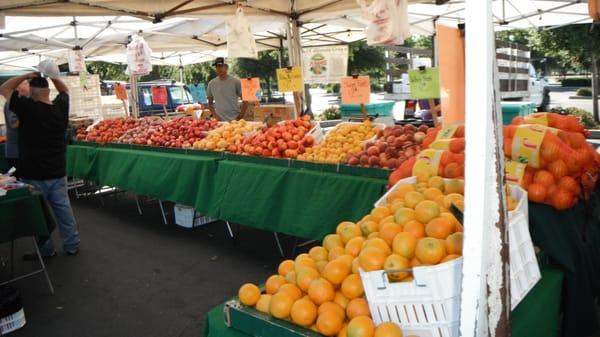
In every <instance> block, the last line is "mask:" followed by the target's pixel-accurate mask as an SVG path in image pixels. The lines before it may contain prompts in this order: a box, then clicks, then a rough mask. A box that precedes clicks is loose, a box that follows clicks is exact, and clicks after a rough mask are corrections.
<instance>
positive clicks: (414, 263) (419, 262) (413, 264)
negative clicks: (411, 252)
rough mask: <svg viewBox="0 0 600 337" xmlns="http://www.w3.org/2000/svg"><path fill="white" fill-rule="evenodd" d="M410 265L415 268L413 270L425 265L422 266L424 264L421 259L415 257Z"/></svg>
mask: <svg viewBox="0 0 600 337" xmlns="http://www.w3.org/2000/svg"><path fill="white" fill-rule="evenodd" d="M410 265H411V267H413V268H414V267H416V266H421V265H423V264H422V263H421V261H419V259H417V257H416V256H415V257H413V258H412V259H411V260H410Z"/></svg>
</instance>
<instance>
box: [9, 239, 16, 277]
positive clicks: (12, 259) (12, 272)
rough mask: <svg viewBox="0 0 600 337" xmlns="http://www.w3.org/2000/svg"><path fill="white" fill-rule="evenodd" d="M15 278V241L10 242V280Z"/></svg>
mask: <svg viewBox="0 0 600 337" xmlns="http://www.w3.org/2000/svg"><path fill="white" fill-rule="evenodd" d="M14 276H15V240H12V241H10V278H13V277H14Z"/></svg>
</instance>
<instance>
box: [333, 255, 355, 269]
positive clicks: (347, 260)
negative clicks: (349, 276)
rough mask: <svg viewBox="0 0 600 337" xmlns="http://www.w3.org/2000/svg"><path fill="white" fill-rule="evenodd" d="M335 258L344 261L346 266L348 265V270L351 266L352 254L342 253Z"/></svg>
mask: <svg viewBox="0 0 600 337" xmlns="http://www.w3.org/2000/svg"><path fill="white" fill-rule="evenodd" d="M336 260H338V261H342V262H344V263H345V264H346V266H348V270H350V269H351V268H352V261H353V260H354V256H352V255H350V254H344V255H342V256H340V257H338V258H337V259H336Z"/></svg>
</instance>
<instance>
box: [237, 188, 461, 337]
mask: <svg viewBox="0 0 600 337" xmlns="http://www.w3.org/2000/svg"><path fill="white" fill-rule="evenodd" d="M463 191H464V183H463V181H461V180H456V179H455V180H444V179H443V178H441V177H438V176H435V177H431V178H429V179H427V180H421V179H419V180H418V182H417V183H416V184H401V185H398V186H396V188H395V189H394V191H393V192H392V193H390V194H389V195H388V197H387V198H386V203H385V204H384V205H382V206H380V207H375V208H374V209H373V210H372V211H371V212H370V213H369V214H367V215H365V216H364V217H363V218H362V219H361V220H360V221H359V222H357V223H353V222H349V221H344V222H342V223H340V224H339V225H338V226H337V228H336V232H335V233H332V234H329V235H327V236H325V238H324V239H323V242H322V245H321V246H315V247H312V248H311V249H310V250H309V252H308V254H306V253H305V254H300V255H298V256H297V257H296V258H295V259H294V260H285V261H283V262H281V263H280V265H279V268H278V270H277V274H274V275H271V276H270V277H268V278H267V280H266V281H265V291H264V293H261V291H260V289H259V288H258V287H257V286H256V285H254V284H251V283H246V284H244V285H242V286H241V287H240V289H239V291H238V295H239V300H240V302H241V303H242V304H244V305H246V306H251V307H255V308H256V309H257V310H258V311H260V312H263V313H265V314H268V315H272V316H273V317H275V318H279V319H286V320H290V321H291V322H293V323H295V324H297V325H300V326H303V327H306V328H310V329H312V330H314V331H316V332H319V333H321V334H323V335H325V336H367V337H371V336H402V333H401V330H400V327H398V326H396V325H395V324H393V323H385V324H381V325H379V326H378V327H375V326H374V323H373V321H372V320H371V317H370V315H371V314H370V310H369V305H368V302H367V299H366V298H365V295H364V288H363V283H362V281H361V277H360V271H359V268H360V269H362V270H363V271H367V272H368V271H374V270H382V269H383V270H388V271H392V270H398V269H408V268H413V267H417V266H426V265H436V264H440V263H445V262H448V261H450V260H453V259H456V258H459V257H460V256H461V255H462V245H463V234H462V231H463V227H462V225H461V224H460V223H459V222H458V221H457V220H456V218H455V217H454V216H453V215H452V214H451V213H449V212H448V208H449V207H450V204H454V205H456V206H457V207H458V208H460V209H463V208H464V200H463V195H462V193H463ZM388 275H389V276H388V277H389V281H390V282H412V280H413V277H412V274H411V273H410V272H390V273H389V274H388ZM384 330H385V332H384Z"/></svg>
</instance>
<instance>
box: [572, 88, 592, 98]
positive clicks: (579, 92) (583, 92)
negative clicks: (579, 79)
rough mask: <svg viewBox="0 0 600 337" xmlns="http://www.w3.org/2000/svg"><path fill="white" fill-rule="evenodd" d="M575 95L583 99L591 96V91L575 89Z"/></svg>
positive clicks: (588, 89)
mask: <svg viewBox="0 0 600 337" xmlns="http://www.w3.org/2000/svg"><path fill="white" fill-rule="evenodd" d="M575 95H577V96H585V97H589V96H592V89H590V88H579V89H577V92H576V93H575Z"/></svg>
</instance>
